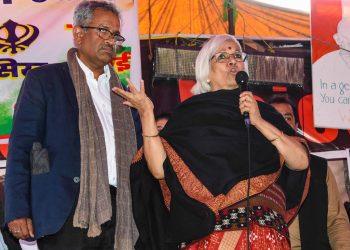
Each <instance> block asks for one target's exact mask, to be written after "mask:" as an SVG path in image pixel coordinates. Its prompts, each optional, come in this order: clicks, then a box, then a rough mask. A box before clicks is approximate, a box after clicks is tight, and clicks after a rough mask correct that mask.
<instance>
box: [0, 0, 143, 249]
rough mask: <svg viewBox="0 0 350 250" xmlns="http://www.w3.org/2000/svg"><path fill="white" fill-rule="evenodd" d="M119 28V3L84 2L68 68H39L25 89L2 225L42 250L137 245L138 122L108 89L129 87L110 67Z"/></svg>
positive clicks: (11, 148) (15, 126)
mask: <svg viewBox="0 0 350 250" xmlns="http://www.w3.org/2000/svg"><path fill="white" fill-rule="evenodd" d="M119 29H120V13H119V12H118V10H117V9H116V7H115V6H114V5H113V4H112V3H108V2H99V1H83V2H81V3H80V4H79V5H78V6H77V8H76V9H75V12H74V28H73V38H74V43H75V46H76V48H72V49H70V50H69V51H68V53H67V62H65V63H59V64H51V65H47V66H43V67H40V68H37V69H33V70H31V71H30V72H28V74H27V76H26V78H25V80H24V82H23V86H22V89H21V91H20V94H19V97H18V101H17V104H16V110H15V114H14V123H13V129H12V133H11V138H10V142H9V154H8V161H7V171H6V183H5V199H6V204H5V222H6V223H7V225H8V228H9V230H10V232H11V233H12V234H13V235H14V236H15V237H16V238H18V239H28V238H33V239H36V240H37V242H38V246H39V248H40V250H45V249H50V250H55V249H65V250H73V249H74V250H75V249H132V248H133V242H134V241H135V240H136V237H137V230H136V228H135V226H134V222H133V218H132V213H131V199H130V189H129V165H130V163H131V159H132V157H133V155H134V154H135V153H136V150H137V141H140V140H139V138H140V136H139V134H138V132H139V130H140V124H139V123H138V119H137V114H136V113H133V112H134V111H133V110H130V108H128V107H127V106H125V105H123V100H122V98H120V97H119V96H117V95H115V94H114V93H112V91H111V89H112V87H119V88H122V85H121V83H120V81H119V78H118V76H117V75H116V73H115V71H114V69H113V67H112V66H111V65H109V62H110V61H111V59H112V58H113V56H114V55H115V50H116V46H119V45H121V43H122V42H123V41H124V40H125V39H124V38H123V37H122V36H121V35H120V33H119V32H120V31H119ZM133 118H134V119H133ZM137 138H138V140H137Z"/></svg>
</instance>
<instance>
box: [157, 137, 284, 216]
mask: <svg viewBox="0 0 350 250" xmlns="http://www.w3.org/2000/svg"><path fill="white" fill-rule="evenodd" d="M162 142H163V145H164V148H165V151H166V152H167V155H168V157H169V160H170V163H171V165H172V166H173V169H174V171H175V173H176V176H177V178H178V180H179V182H180V184H181V186H182V187H183V189H184V191H185V193H186V194H187V195H188V196H189V197H191V198H192V199H195V200H197V201H199V202H201V203H203V204H205V205H206V206H207V207H208V208H210V209H211V210H212V211H213V212H214V213H215V214H216V213H217V212H218V211H219V210H221V209H223V208H225V207H228V206H230V205H233V204H235V203H237V202H239V201H241V200H243V199H245V198H246V196H247V183H248V180H243V181H240V182H238V183H237V184H236V185H234V186H233V187H232V189H231V190H230V191H229V192H228V193H227V194H226V195H224V194H220V195H218V196H213V194H212V193H211V192H210V191H209V190H208V189H207V188H206V187H205V186H204V185H203V184H202V183H201V182H200V180H199V179H198V178H197V177H196V176H195V175H194V174H193V173H192V171H191V170H190V169H189V167H188V166H187V165H186V164H185V162H184V161H183V160H182V159H181V157H180V156H179V155H178V154H177V153H176V152H175V150H174V149H173V148H172V147H171V146H170V144H169V143H168V142H167V141H166V140H165V139H164V138H162ZM283 162H284V159H282V158H280V163H281V164H280V166H281V167H280V169H279V170H278V171H276V172H274V173H272V174H268V175H261V176H257V177H253V178H251V180H250V183H251V189H250V195H251V196H252V195H255V194H258V193H261V192H262V191H264V190H265V189H266V188H267V187H269V186H270V185H271V184H272V183H274V182H275V181H276V180H277V178H278V177H279V175H280V173H281V170H282V165H283ZM160 185H161V188H162V192H163V194H166V195H165V196H164V200H165V204H167V207H168V209H169V205H170V199H171V196H170V190H169V188H168V186H166V184H165V181H164V180H163V181H160Z"/></svg>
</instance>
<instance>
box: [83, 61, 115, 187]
mask: <svg viewBox="0 0 350 250" xmlns="http://www.w3.org/2000/svg"><path fill="white" fill-rule="evenodd" d="M77 59H78V63H79V65H80V67H81V68H82V70H83V71H84V73H85V76H86V82H87V84H88V86H89V89H90V93H91V97H92V100H93V102H94V105H95V108H96V111H97V114H98V117H99V118H100V122H101V124H102V128H103V134H104V139H105V144H106V153H107V165H108V181H109V184H110V185H113V186H115V187H116V186H117V169H116V167H117V163H116V157H115V140H114V127H113V121H112V106H111V97H110V93H111V91H112V90H111V89H110V86H109V79H110V77H111V74H110V72H109V67H108V65H106V66H105V67H104V73H103V74H102V75H100V76H99V77H98V80H96V79H95V78H94V74H93V72H92V71H91V70H90V69H89V68H88V67H87V66H86V65H85V64H84V63H83V62H82V61H81V60H79V58H78V56H77Z"/></svg>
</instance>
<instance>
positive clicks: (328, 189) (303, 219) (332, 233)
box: [269, 96, 350, 250]
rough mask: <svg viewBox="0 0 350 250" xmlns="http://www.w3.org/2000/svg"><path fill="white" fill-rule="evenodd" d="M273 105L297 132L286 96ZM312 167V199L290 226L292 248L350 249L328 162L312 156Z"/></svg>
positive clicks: (348, 229)
mask: <svg viewBox="0 0 350 250" xmlns="http://www.w3.org/2000/svg"><path fill="white" fill-rule="evenodd" d="M269 103H270V104H271V105H272V106H273V107H274V108H275V109H276V110H277V111H278V112H279V113H281V114H282V116H283V117H284V119H285V120H286V122H287V123H288V124H289V125H290V126H291V127H292V128H293V129H295V130H297V128H298V122H297V117H298V116H297V114H296V109H295V108H294V106H293V105H292V103H291V102H290V101H289V100H288V99H287V98H286V97H284V96H274V97H273V98H272V99H271V100H270V101H269ZM310 168H311V179H310V187H309V193H308V196H307V198H306V199H305V201H304V203H303V205H302V206H301V208H300V211H299V213H298V216H297V217H296V218H295V219H294V221H293V223H292V224H291V225H290V226H289V233H290V240H291V245H292V249H307V250H309V249H315V250H316V249H317V250H322V249H350V244H349V238H350V227H349V221H348V218H347V215H346V212H345V209H344V206H343V204H342V203H341V200H340V196H339V191H338V187H337V183H336V181H335V178H334V176H333V174H332V172H331V170H330V169H329V168H328V167H327V161H326V160H325V159H323V158H321V157H317V156H314V155H311V158H310Z"/></svg>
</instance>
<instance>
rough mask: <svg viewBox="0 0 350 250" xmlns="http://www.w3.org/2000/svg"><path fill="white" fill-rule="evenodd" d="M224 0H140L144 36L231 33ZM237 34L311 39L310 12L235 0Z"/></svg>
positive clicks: (140, 17) (246, 0)
mask: <svg viewBox="0 0 350 250" xmlns="http://www.w3.org/2000/svg"><path fill="white" fill-rule="evenodd" d="M228 2H229V1H227V0H226V1H225V0H191V1H189V0H147V1H146V0H144V1H139V29H140V35H141V38H144V39H146V38H147V37H148V34H151V36H152V37H153V38H157V37H174V36H175V37H176V36H182V37H189V36H201V35H213V34H222V33H228V22H227V21H224V19H225V15H226V12H227V11H226V10H227V9H226V8H225V6H227V3H228ZM233 2H234V3H235V4H234V6H233V7H234V8H235V9H236V11H237V13H238V14H237V20H236V24H235V35H237V36H242V37H243V36H248V37H250V38H257V39H262V38H263V39H272V38H274V39H291V38H296V39H308V38H309V36H310V23H309V14H308V13H304V12H297V11H294V10H290V9H285V8H279V7H276V6H272V5H267V4H263V3H260V2H257V1H253V0H236V1H233Z"/></svg>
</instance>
